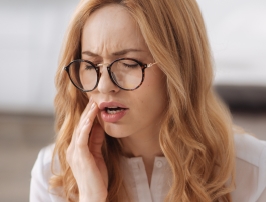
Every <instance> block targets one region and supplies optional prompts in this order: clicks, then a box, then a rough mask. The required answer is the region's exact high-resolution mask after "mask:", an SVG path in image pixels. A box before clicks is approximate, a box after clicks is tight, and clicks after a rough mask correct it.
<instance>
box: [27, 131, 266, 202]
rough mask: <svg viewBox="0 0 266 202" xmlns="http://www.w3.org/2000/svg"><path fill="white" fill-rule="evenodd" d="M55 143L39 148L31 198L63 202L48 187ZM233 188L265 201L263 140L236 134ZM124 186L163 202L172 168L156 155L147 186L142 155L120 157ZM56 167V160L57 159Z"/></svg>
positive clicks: (147, 200) (238, 196)
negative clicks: (149, 182) (234, 184)
mask: <svg viewBox="0 0 266 202" xmlns="http://www.w3.org/2000/svg"><path fill="white" fill-rule="evenodd" d="M53 148H54V145H50V146H48V147H46V148H44V149H42V150H41V151H40V153H39V155H38V158H37V160H36V162H35V165H34V167H33V169H32V179H31V188H30V202H66V200H65V199H64V198H61V197H59V196H58V195H57V193H59V192H60V189H57V190H52V191H51V190H48V188H49V179H50V177H51V176H52V173H51V156H52V152H53ZM235 148H236V190H235V191H234V192H232V198H233V201H234V202H266V142H264V141H261V140H258V139H256V138H254V137H252V136H249V135H235ZM121 166H122V167H123V171H124V179H125V182H126V186H127V188H128V190H129V191H130V195H131V196H132V201H134V202H162V201H163V200H164V197H165V196H166V194H167V192H168V190H169V188H170V185H171V179H172V178H171V176H172V175H171V171H170V167H169V165H168V162H167V160H166V158H165V157H155V161H154V167H153V172H152V177H151V184H150V186H149V184H148V179H147V175H146V171H145V167H144V163H143V160H142V158H141V157H134V158H125V157H123V158H122V161H121ZM56 167H57V169H59V162H56Z"/></svg>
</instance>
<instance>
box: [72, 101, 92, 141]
mask: <svg viewBox="0 0 266 202" xmlns="http://www.w3.org/2000/svg"><path fill="white" fill-rule="evenodd" d="M92 102H93V100H92V99H90V100H89V102H88V104H87V105H86V107H85V109H84V111H83V112H82V114H81V116H80V119H79V123H78V125H77V127H76V131H77V134H78V136H79V134H80V131H81V129H82V127H83V126H84V124H85V122H86V121H87V119H86V116H87V114H88V112H89V110H90V108H91V105H92Z"/></svg>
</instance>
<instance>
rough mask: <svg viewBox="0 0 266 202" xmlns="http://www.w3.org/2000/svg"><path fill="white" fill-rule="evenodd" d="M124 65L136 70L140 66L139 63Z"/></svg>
mask: <svg viewBox="0 0 266 202" xmlns="http://www.w3.org/2000/svg"><path fill="white" fill-rule="evenodd" d="M123 65H124V66H125V67H128V68H136V67H138V66H139V64H137V63H134V64H128V63H123Z"/></svg>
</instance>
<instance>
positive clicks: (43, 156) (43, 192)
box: [30, 144, 64, 202]
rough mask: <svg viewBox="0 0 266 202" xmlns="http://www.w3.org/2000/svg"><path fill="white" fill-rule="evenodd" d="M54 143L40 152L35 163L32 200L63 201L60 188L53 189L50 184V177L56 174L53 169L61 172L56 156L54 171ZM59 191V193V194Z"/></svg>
mask: <svg viewBox="0 0 266 202" xmlns="http://www.w3.org/2000/svg"><path fill="white" fill-rule="evenodd" d="M53 150H54V144H51V145H49V146H47V147H45V148H43V149H41V151H40V152H39V154H38V157H37V159H36V161H35V164H34V166H33V168H32V171H31V186H30V201H32V202H34V201H43V202H49V201H53V202H63V201H64V200H63V198H61V197H59V195H60V194H59V193H60V190H59V189H58V190H51V189H50V187H49V186H50V185H49V180H50V178H51V177H52V176H53V175H54V174H53V171H55V172H59V171H60V167H59V161H58V158H57V157H55V162H54V164H53V166H54V167H53V171H52V156H53ZM57 193H58V194H57Z"/></svg>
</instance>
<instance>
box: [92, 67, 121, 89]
mask: <svg viewBox="0 0 266 202" xmlns="http://www.w3.org/2000/svg"><path fill="white" fill-rule="evenodd" d="M97 90H98V91H99V92H100V93H103V94H107V93H116V92H118V91H119V90H120V88H119V87H118V86H116V85H115V84H114V83H113V81H112V80H111V78H110V76H109V73H108V70H107V68H106V67H102V68H101V72H100V79H99V83H98V86H97Z"/></svg>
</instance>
